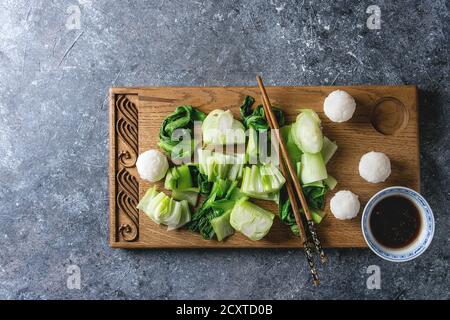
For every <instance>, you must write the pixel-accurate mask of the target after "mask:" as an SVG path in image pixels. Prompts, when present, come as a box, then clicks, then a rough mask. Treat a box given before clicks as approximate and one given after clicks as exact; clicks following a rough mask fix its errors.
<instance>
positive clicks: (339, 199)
mask: <svg viewBox="0 0 450 320" xmlns="http://www.w3.org/2000/svg"><path fill="white" fill-rule="evenodd" d="M360 207H361V205H360V203H359V200H358V196H357V195H356V194H354V193H353V192H351V191H348V190H341V191H339V192H337V193H336V194H335V195H334V197H333V198H332V199H331V201H330V209H331V213H333V215H334V216H335V217H336V219H339V220H348V219H353V218H355V217H356V216H357V215H358V212H359V209H360Z"/></svg>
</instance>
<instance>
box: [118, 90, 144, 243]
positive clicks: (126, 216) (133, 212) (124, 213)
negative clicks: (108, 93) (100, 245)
mask: <svg viewBox="0 0 450 320" xmlns="http://www.w3.org/2000/svg"><path fill="white" fill-rule="evenodd" d="M115 106H116V110H115V112H116V123H115V127H116V133H117V136H118V141H117V142H116V143H117V149H116V150H117V164H116V170H117V171H116V172H117V175H116V192H117V196H116V210H117V211H116V228H117V231H118V232H117V234H118V235H119V236H120V237H121V238H119V239H118V240H119V241H120V240H124V241H136V240H137V239H138V236H139V210H138V209H137V208H136V206H137V204H138V203H139V183H138V181H137V179H136V178H135V177H134V176H133V174H132V173H131V172H130V170H129V169H130V168H133V167H135V166H136V160H137V157H138V110H137V107H136V105H135V104H134V103H133V102H131V101H130V100H129V99H128V98H127V97H126V96H125V95H118V96H116V102H115Z"/></svg>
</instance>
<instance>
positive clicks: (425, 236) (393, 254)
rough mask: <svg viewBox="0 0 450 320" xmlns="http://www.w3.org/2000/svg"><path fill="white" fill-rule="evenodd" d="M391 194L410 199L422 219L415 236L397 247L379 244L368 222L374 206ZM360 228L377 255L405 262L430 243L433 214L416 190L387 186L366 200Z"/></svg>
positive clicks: (415, 256) (422, 251)
mask: <svg viewBox="0 0 450 320" xmlns="http://www.w3.org/2000/svg"><path fill="white" fill-rule="evenodd" d="M392 195H399V196H404V197H406V198H408V199H409V200H411V201H412V202H413V203H414V204H415V205H416V207H417V209H419V214H420V218H421V219H422V223H421V229H420V230H419V235H418V236H417V238H416V239H415V240H414V241H413V242H412V243H411V244H409V245H408V246H406V247H403V248H399V249H392V248H387V247H385V246H383V245H382V244H380V243H379V242H378V241H377V240H376V239H375V237H374V236H373V234H372V232H371V230H370V224H369V219H370V215H371V214H372V210H373V208H374V206H375V205H376V204H377V203H378V202H379V201H380V200H382V199H383V198H385V197H388V196H392ZM361 228H362V233H363V236H364V239H365V240H366V242H367V244H368V245H369V248H370V249H371V250H372V251H373V252H375V253H376V254H377V255H378V256H380V257H381V258H383V259H385V260H388V261H393V262H405V261H410V260H412V259H415V258H417V257H418V256H420V255H421V254H422V253H424V252H425V250H426V249H427V248H428V246H429V245H430V243H431V240H432V239H433V235H434V216H433V211H432V210H431V207H430V205H429V204H428V202H427V201H426V200H425V199H424V198H423V197H422V196H421V195H420V194H419V193H418V192H416V191H414V190H412V189H409V188H406V187H389V188H386V189H383V190H381V191H380V192H378V193H376V194H375V195H374V196H373V197H372V198H370V200H369V202H367V204H366V206H365V208H364V211H363V214H362V219H361Z"/></svg>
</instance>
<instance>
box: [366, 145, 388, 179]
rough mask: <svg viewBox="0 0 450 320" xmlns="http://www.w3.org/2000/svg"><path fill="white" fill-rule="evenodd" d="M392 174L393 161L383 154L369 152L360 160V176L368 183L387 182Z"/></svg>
mask: <svg viewBox="0 0 450 320" xmlns="http://www.w3.org/2000/svg"><path fill="white" fill-rule="evenodd" d="M390 174H391V161H390V160H389V158H388V157H387V155H385V154H384V153H382V152H375V151H371V152H368V153H366V154H365V155H363V156H362V157H361V160H359V175H360V176H361V177H362V178H363V179H364V180H366V181H367V182H371V183H378V182H383V181H386V179H387V178H388V177H389V175H390Z"/></svg>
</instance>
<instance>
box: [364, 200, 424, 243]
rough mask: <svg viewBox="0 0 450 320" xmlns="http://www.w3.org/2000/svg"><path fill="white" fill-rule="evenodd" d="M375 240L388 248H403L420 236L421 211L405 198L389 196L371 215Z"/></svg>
mask: <svg viewBox="0 0 450 320" xmlns="http://www.w3.org/2000/svg"><path fill="white" fill-rule="evenodd" d="M369 224H370V229H371V231H372V234H373V236H374V237H375V239H376V240H377V241H378V242H379V243H380V244H382V245H384V246H386V247H388V248H394V249H398V248H402V247H406V246H408V245H409V244H411V243H412V242H413V241H414V240H415V239H416V238H417V236H418V235H419V230H420V227H421V224H422V221H421V218H420V214H419V209H417V207H416V205H415V204H414V203H413V202H412V201H411V200H409V199H408V198H406V197H403V196H389V197H386V198H384V199H382V200H381V201H380V202H378V203H377V204H376V205H375V207H374V208H373V211H372V214H371V215H370V220H369Z"/></svg>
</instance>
